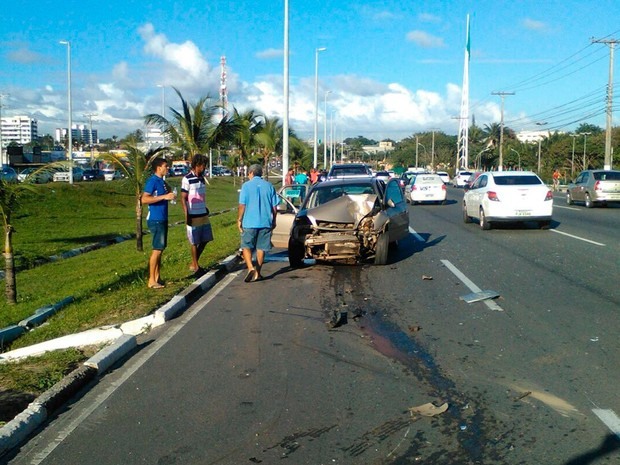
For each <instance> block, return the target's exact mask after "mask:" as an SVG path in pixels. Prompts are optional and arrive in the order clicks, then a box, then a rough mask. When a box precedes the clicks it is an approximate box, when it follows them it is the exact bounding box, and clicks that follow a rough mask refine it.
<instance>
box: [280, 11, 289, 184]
mask: <svg viewBox="0 0 620 465" xmlns="http://www.w3.org/2000/svg"><path fill="white" fill-rule="evenodd" d="M288 56H289V51H288V0H284V91H283V93H284V121H282V184H283V185H284V178H285V177H286V173H287V172H288V140H289V134H288V109H289V108H288V107H289V102H288V99H289V95H288V84H289V83H288Z"/></svg>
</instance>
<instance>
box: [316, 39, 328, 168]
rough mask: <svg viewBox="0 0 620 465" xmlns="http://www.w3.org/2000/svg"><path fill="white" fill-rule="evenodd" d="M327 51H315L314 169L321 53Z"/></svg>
mask: <svg viewBox="0 0 620 465" xmlns="http://www.w3.org/2000/svg"><path fill="white" fill-rule="evenodd" d="M325 50H327V48H326V47H320V48H317V49H316V50H315V51H314V159H313V167H314V169H316V168H317V166H318V159H317V157H318V151H319V148H318V147H317V145H318V136H319V52H323V51H325Z"/></svg>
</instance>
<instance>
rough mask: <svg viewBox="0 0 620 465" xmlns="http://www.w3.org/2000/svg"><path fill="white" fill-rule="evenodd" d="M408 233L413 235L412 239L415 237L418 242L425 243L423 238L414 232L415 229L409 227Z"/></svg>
mask: <svg viewBox="0 0 620 465" xmlns="http://www.w3.org/2000/svg"><path fill="white" fill-rule="evenodd" d="M409 232H410V233H411V234H413V237H415V238H416V239H417V240H418V241H420V242H426V241H425V240H424V238H423V237H422V236H420V235H419V234H418V233H417V232H416V231H415V229H413V228H412V227H411V226H409Z"/></svg>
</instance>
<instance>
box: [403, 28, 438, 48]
mask: <svg viewBox="0 0 620 465" xmlns="http://www.w3.org/2000/svg"><path fill="white" fill-rule="evenodd" d="M407 40H408V41H410V42H413V43H415V44H416V45H419V46H420V47H422V48H442V47H445V46H446V44H445V43H444V41H443V39H442V38H441V37H437V36H434V35H431V34H429V33H428V32H424V31H419V30H416V31H410V32H408V33H407Z"/></svg>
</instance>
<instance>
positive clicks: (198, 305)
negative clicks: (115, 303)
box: [30, 271, 241, 465]
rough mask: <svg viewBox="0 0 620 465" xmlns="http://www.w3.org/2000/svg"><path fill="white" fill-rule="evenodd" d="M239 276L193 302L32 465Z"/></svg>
mask: <svg viewBox="0 0 620 465" xmlns="http://www.w3.org/2000/svg"><path fill="white" fill-rule="evenodd" d="M239 274H241V271H237V272H235V273H230V274H228V275H226V276H225V277H224V278H222V280H221V281H220V282H219V283H218V284H216V285H215V286H214V287H213V288H212V289H211V291H210V292H207V293H206V294H205V295H204V296H203V297H202V298H200V299H199V300H198V301H197V302H195V303H194V304H193V305H192V306H191V307H190V308H189V309H188V311H187V312H185V313H184V314H183V315H182V316H181V317H180V318H179V319H178V320H179V324H176V325H173V326H172V327H171V328H170V329H169V330H168V331H166V332H165V333H164V334H162V335H161V336H160V337H158V338H157V339H156V340H155V342H153V343H152V344H151V345H150V346H149V347H148V348H146V349H145V350H144V352H143V353H139V354H137V355H136V356H135V361H136V363H135V364H133V365H132V366H130V367H129V368H128V369H127V370H124V372H123V375H122V376H121V377H120V378H119V379H118V380H116V381H114V382H113V383H111V384H110V386H109V387H108V388H107V389H106V390H105V391H103V392H102V393H101V394H99V395H98V396H97V397H96V398H95V399H94V400H93V402H92V404H90V405H89V406H88V407H86V408H85V409H84V410H83V411H82V412H81V413H80V414H79V415H77V416H76V417H75V418H73V419H72V420H71V421H70V422H69V424H68V425H67V426H66V427H65V428H63V429H62V431H60V433H58V436H57V437H56V438H55V439H54V440H52V441H51V442H50V444H48V445H47V446H46V447H44V448H43V450H42V451H40V452H38V453H36V454H34V457H33V459H32V461H31V462H30V463H31V464H32V465H38V464H40V463H41V462H43V461H44V460H45V459H46V458H47V457H48V456H49V455H50V454H51V453H52V452H53V451H54V449H56V447H58V446H59V445H60V444H61V443H62V442H63V441H64V440H65V439H66V438H68V437H69V436H70V435H71V433H73V431H74V430H75V429H76V428H77V427H78V426H80V424H81V423H82V422H83V421H84V420H86V419H87V418H88V417H89V416H90V415H91V414H92V413H93V412H94V411H95V410H96V409H98V408H99V407H100V406H101V404H103V403H104V402H105V401H106V400H107V399H108V398H109V397H110V396H111V395H112V394H114V392H115V391H116V390H117V389H118V388H119V387H120V386H121V385H122V384H123V383H124V382H125V381H127V380H128V379H129V378H130V377H131V376H132V375H133V374H134V373H135V372H136V371H138V369H139V368H140V367H141V366H142V365H144V364H145V363H146V362H147V361H148V360H149V359H150V358H151V357H152V356H153V355H155V354H156V353H157V351H159V349H161V348H162V347H163V346H164V345H165V344H166V343H167V342H168V341H169V340H170V339H172V338H173V337H174V336H175V335H176V334H177V333H178V332H179V331H180V330H181V329H182V328H183V327H184V326H185V325H186V324H187V323H188V322H189V321H190V320H191V319H192V318H193V317H194V316H196V314H197V313H198V312H199V311H200V310H201V309H202V307H203V306H204V305H205V304H207V303H208V302H210V301H211V300H212V299H214V298H215V297H216V296H217V295H218V294H219V293H220V292H221V291H222V290H223V289H224V288H225V287H226V286H228V285H229V284H230V283H231V282H232V281H233V280H234V279H236V278H237V276H239Z"/></svg>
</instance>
